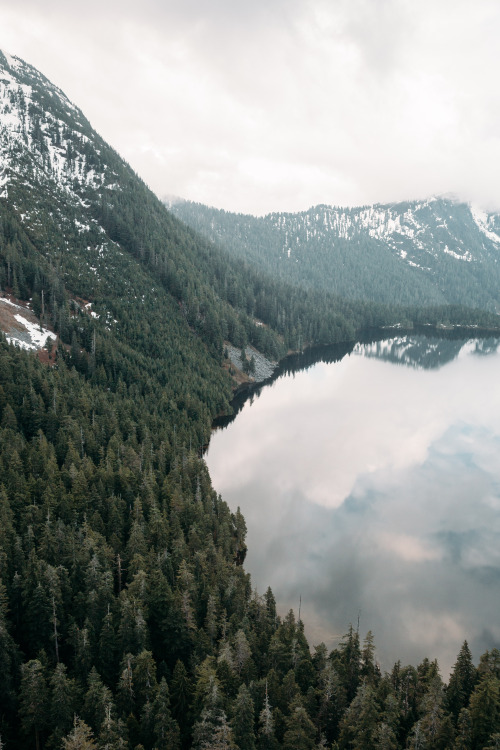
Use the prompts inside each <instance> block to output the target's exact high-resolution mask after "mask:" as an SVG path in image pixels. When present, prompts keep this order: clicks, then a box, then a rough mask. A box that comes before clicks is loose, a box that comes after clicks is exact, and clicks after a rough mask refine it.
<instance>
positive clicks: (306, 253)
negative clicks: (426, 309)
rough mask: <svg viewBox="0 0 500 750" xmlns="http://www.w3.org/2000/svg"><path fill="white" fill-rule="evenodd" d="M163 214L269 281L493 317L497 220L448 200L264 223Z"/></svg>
mask: <svg viewBox="0 0 500 750" xmlns="http://www.w3.org/2000/svg"><path fill="white" fill-rule="evenodd" d="M171 209H172V211H173V212H174V213H175V214H176V215H177V216H179V217H180V218H181V219H182V220H183V221H185V222H187V223H188V224H189V225H190V226H192V227H194V228H195V229H196V230H197V231H200V232H201V233H203V234H204V235H205V236H206V237H208V238H210V239H211V240H213V241H214V242H219V243H221V244H222V245H223V246H224V247H225V248H226V249H227V250H228V252H230V253H232V254H233V255H234V256H235V257H240V258H245V259H246V260H248V261H249V262H253V263H255V264H256V265H257V266H258V267H260V268H263V269H266V270H267V271H268V272H270V273H272V274H273V275H274V276H275V277H277V278H280V279H282V280H286V281H288V282H291V283H294V284H298V285H300V286H303V287H306V288H310V289H311V288H316V289H325V290H328V291H331V292H332V291H333V292H335V293H337V294H340V295H343V296H346V297H348V298H349V299H351V300H353V299H371V300H374V301H377V302H382V303H396V304H400V305H427V306H428V305H436V304H446V303H448V304H464V305H467V306H469V307H480V308H483V309H488V310H492V311H495V312H498V311H499V310H500V292H499V289H500V264H499V260H500V216H498V214H492V213H489V214H488V213H485V212H484V211H481V210H480V209H478V208H475V207H473V206H470V205H468V204H465V203H459V202H457V201H454V200H451V199H447V198H433V199H431V200H427V201H413V202H408V203H398V204H390V205H385V206H384V205H376V206H367V207H363V208H352V209H342V208H335V207H331V206H323V205H322V206H315V207H314V208H311V209H309V210H308V211H304V212H302V213H297V214H286V213H276V214H269V215H267V216H265V217H263V218H255V217H252V216H244V215H237V214H231V213H227V212H225V211H217V210H215V209H211V208H208V207H207V206H202V205H199V204H193V203H187V202H186V203H183V202H179V203H177V204H174V205H172V206H171Z"/></svg>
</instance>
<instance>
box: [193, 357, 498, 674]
mask: <svg viewBox="0 0 500 750" xmlns="http://www.w3.org/2000/svg"><path fill="white" fill-rule="evenodd" d="M455 343H456V342H455ZM362 351H363V349H362V347H359V348H358V349H357V350H356V352H355V353H354V354H352V355H351V356H348V357H345V358H344V359H343V360H342V361H341V362H338V363H335V364H330V365H326V364H322V363H319V364H317V365H315V366H314V367H313V368H311V369H309V370H308V371H306V372H299V373H296V374H295V376H294V377H284V378H281V379H280V380H278V381H276V383H274V384H273V386H272V387H270V388H265V389H264V390H263V391H262V393H261V395H260V397H259V398H258V399H255V400H254V402H253V404H251V405H250V404H247V405H246V406H245V407H244V408H243V410H242V412H241V413H240V414H239V415H238V417H237V419H236V420H235V421H234V422H233V423H231V424H230V426H229V427H228V428H227V429H226V430H224V431H220V432H218V433H216V434H215V435H214V437H213V438H212V441H211V444H210V449H209V452H208V456H207V463H208V465H209V468H210V473H211V476H212V479H213V483H214V486H215V488H216V489H217V491H218V492H220V493H221V494H222V496H223V498H224V499H225V500H227V502H228V503H229V505H230V506H231V507H232V508H234V509H236V507H237V506H238V505H239V506H240V507H241V509H242V511H243V513H244V515H245V518H246V520H247V525H248V545H249V553H248V557H247V564H246V567H247V570H249V572H250V573H251V574H252V579H253V582H254V584H255V585H256V586H257V588H258V589H259V590H260V591H263V590H264V589H265V588H266V587H267V585H271V587H272V588H273V591H274V593H275V595H276V597H277V599H278V602H279V603H280V605H281V609H282V611H286V609H288V608H289V607H293V608H294V609H295V610H297V608H298V602H299V596H302V602H303V604H302V613H303V619H304V621H305V623H306V628H307V629H308V633H309V635H310V637H311V639H312V641H313V642H314V643H317V642H318V641H319V640H325V641H326V642H327V645H328V646H329V647H331V646H332V645H334V644H335V642H336V640H335V638H336V636H338V635H340V634H341V633H343V632H345V630H346V629H347V627H348V624H349V622H353V623H355V622H356V620H357V617H358V613H360V617H361V630H362V632H365V631H366V630H368V629H371V630H372V631H373V632H374V634H375V642H376V645H377V651H378V657H379V659H381V661H382V665H383V667H384V668H390V666H391V664H392V662H393V661H394V660H395V659H397V658H401V659H402V660H403V661H404V662H417V661H418V660H420V659H421V658H423V656H429V658H434V657H437V658H438V659H439V662H440V664H441V667H442V670H443V673H446V672H447V670H448V669H449V668H450V666H451V665H452V663H453V662H454V660H455V658H456V655H457V653H458V650H459V648H460V645H461V643H462V641H463V640H464V639H465V638H467V639H468V640H469V642H470V644H471V647H472V648H473V649H475V656H476V657H478V656H479V653H480V652H481V651H482V650H484V649H485V648H487V647H490V646H491V643H492V641H495V639H496V642H497V643H498V641H499V640H500V626H499V623H498V594H499V585H500V551H499V550H500V545H499V541H500V523H499V515H498V509H499V506H500V462H499V461H498V455H499V448H500V392H499V389H498V387H497V384H498V374H499V370H500V357H499V356H498V355H497V354H492V355H491V356H488V357H478V356H475V355H474V346H470V345H469V346H466V347H463V348H462V350H461V355H460V356H459V357H458V358H456V359H454V360H453V361H451V362H449V363H448V364H446V366H443V367H441V368H440V369H433V370H417V369H411V368H409V367H398V366H395V365H394V364H393V363H391V362H387V361H383V360H381V359H377V358H376V357H372V356H370V357H363V356H361V354H362ZM370 353H371V354H373V347H372V349H371V350H370Z"/></svg>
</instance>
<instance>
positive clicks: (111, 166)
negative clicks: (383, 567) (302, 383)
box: [0, 59, 500, 750]
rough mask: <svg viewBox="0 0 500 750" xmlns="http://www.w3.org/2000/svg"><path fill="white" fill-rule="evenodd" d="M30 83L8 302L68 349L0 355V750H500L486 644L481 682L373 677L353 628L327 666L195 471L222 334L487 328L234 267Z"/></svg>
mask: <svg viewBox="0 0 500 750" xmlns="http://www.w3.org/2000/svg"><path fill="white" fill-rule="evenodd" d="M0 62H1V59H0ZM20 70H21V72H22V76H21V73H19V76H20V80H21V81H22V82H23V85H24V86H26V85H28V83H29V84H30V85H31V86H32V87H33V88H32V91H33V92H34V93H32V99H31V100H30V102H28V103H26V101H25V100H23V98H22V97H21V95H20V94H19V95H18V94H15V92H14V93H13V94H12V95H11V96H10V98H9V105H8V106H9V107H14V106H16V107H18V110H19V111H20V112H22V113H23V118H22V122H23V123H24V125H23V127H24V128H25V130H24V131H20V133H21V135H22V138H24V139H25V140H24V141H23V140H22V138H21V141H22V142H23V143H25V145H24V146H22V148H21V147H20V146H19V144H18V143H17V142H16V145H15V146H9V148H10V151H9V154H10V157H12V155H13V154H14V156H15V157H16V162H15V165H16V168H15V169H14V167H13V166H12V165H13V164H14V162H13V161H11V162H10V164H11V166H10V170H11V173H10V182H9V185H8V190H7V191H6V192H4V193H3V194H2V197H1V198H0V289H1V294H2V296H3V295H5V296H6V297H7V299H9V300H12V299H15V300H21V301H23V302H24V303H26V304H27V303H28V302H29V304H30V309H31V310H32V311H33V312H34V313H35V314H36V315H37V317H38V319H39V321H40V324H43V325H44V326H47V327H49V328H50V330H51V331H53V334H54V335H53V340H52V341H51V342H50V343H49V345H48V348H47V350H46V352H45V353H44V355H43V356H39V355H37V353H35V352H27V351H23V350H22V349H20V348H19V347H18V346H14V345H12V344H8V343H7V341H6V339H5V338H4V337H3V336H2V338H1V340H0V675H1V679H0V738H1V739H0V746H1V747H2V748H6V749H7V750H8V749H10V748H26V749H28V748H35V749H36V750H42V748H47V750H60V749H62V748H66V750H69V749H70V748H71V749H75V750H76V749H77V748H82V749H83V748H99V749H102V750H104V749H108V750H111V749H113V750H114V749H115V748H116V749H118V748H124V749H127V750H141V749H142V750H153V748H156V749H157V750H178V749H180V748H182V749H183V750H184V749H186V750H187V748H195V749H196V750H202V749H205V748H207V749H208V748H212V749H213V750H217V749H219V748H220V749H222V748H233V749H234V750H236V749H239V750H253V749H254V748H273V749H275V748H276V749H278V748H285V749H286V750H292V749H293V750H301V749H302V748H304V749H309V748H321V747H325V748H342V750H344V749H345V750H347V749H348V748H359V749H364V748H366V749H368V748H380V749H382V748H385V749H386V750H391V749H392V748H394V749H395V750H396V749H397V748H404V747H411V748H424V747H425V748H439V749H441V748H442V749H443V750H445V749H446V748H450V750H451V749H452V748H456V749H457V750H458V749H459V748H460V749H464V750H465V749H466V748H470V750H482V748H484V747H488V748H494V747H498V746H499V741H500V654H499V652H498V651H497V650H496V649H492V650H491V651H489V652H487V653H485V654H483V655H482V656H481V658H480V661H479V666H478V667H476V666H475V665H474V663H473V659H472V656H471V654H470V652H469V649H468V646H467V644H466V643H464V645H463V647H462V649H461V651H460V653H459V654H458V656H457V662H456V665H455V667H454V669H453V672H452V674H451V677H450V679H449V681H448V682H447V683H445V682H444V681H443V678H442V676H440V674H439V668H438V665H437V664H436V663H435V662H433V661H429V660H427V659H426V660H424V661H423V662H422V663H421V664H419V665H416V666H408V665H402V664H400V663H399V662H397V663H396V664H395V665H394V667H393V668H392V669H391V670H390V671H389V672H388V673H382V672H381V670H380V668H379V667H378V665H377V661H376V652H375V644H374V637H373V636H372V634H371V633H370V632H368V633H367V634H366V636H365V637H363V636H362V634H360V633H359V632H358V631H357V630H356V629H354V628H353V627H352V626H350V625H349V623H348V622H346V634H345V636H344V637H343V639H342V640H341V642H340V643H339V645H338V646H337V647H336V648H335V649H334V650H333V651H331V652H328V650H327V649H326V647H325V646H324V645H323V644H309V643H308V642H307V641H306V638H305V636H304V625H303V623H302V622H301V621H300V620H298V619H297V617H296V615H295V614H294V613H293V612H289V613H288V614H286V615H281V616H280V615H279V614H278V613H277V607H276V599H275V595H274V594H273V592H272V591H271V590H270V589H268V590H267V591H265V592H256V591H255V590H254V589H253V587H252V583H251V580H250V577H249V575H248V574H247V573H246V572H245V567H244V561H245V553H246V543H245V532H246V528H245V521H244V518H243V517H242V515H241V513H240V512H239V511H238V510H235V509H233V510H230V509H229V508H228V506H227V505H226V503H225V502H224V501H223V500H222V499H221V498H220V496H218V495H217V493H216V492H215V491H214V489H213V487H212V486H211V482H210V477H209V475H208V472H207V469H206V466H205V463H204V461H203V459H202V458H201V457H200V452H201V451H200V449H201V447H202V446H203V445H204V444H206V442H207V441H208V440H209V437H210V428H211V424H212V421H213V419H214V417H215V416H216V415H217V414H220V413H227V412H229V411H230V408H231V407H230V401H231V396H232V385H233V384H232V382H231V379H230V377H229V375H228V373H227V371H226V370H225V369H224V368H223V363H224V353H223V350H224V343H225V342H230V343H231V344H233V345H234V346H238V347H243V346H246V345H247V344H249V343H250V344H252V345H254V346H255V347H256V348H257V349H259V350H260V351H262V352H264V353H265V354H266V355H267V356H268V357H270V358H272V359H274V360H278V359H280V358H281V357H282V356H283V355H284V354H285V353H286V351H287V350H288V349H300V348H302V347H303V346H306V345H311V344H315V343H331V342H335V341H342V340H350V339H352V338H353V337H355V335H356V331H358V330H359V329H361V328H365V327H369V326H376V325H381V324H390V323H397V322H401V321H406V322H409V323H411V322H412V321H421V322H429V321H430V322H447V323H452V322H455V323H462V324H463V323H475V324H481V325H489V324H491V323H492V321H494V318H493V317H492V316H491V315H489V314H488V313H481V312H473V311H468V310H466V309H464V308H460V307H455V308H451V307H436V308H427V309H423V308H419V309H417V308H414V309H409V308H405V309H403V308H400V307H395V306H392V305H381V304H373V303H362V302H359V303H354V302H346V301H344V300H342V299H341V298H340V297H336V296H332V295H331V294H330V293H328V292H326V291H321V292H317V291H314V290H309V291H307V292H304V291H301V290H298V289H297V288H291V287H288V286H287V285H286V284H284V283H283V282H282V281H279V280H273V279H270V278H268V277H267V276H266V275H265V274H264V273H263V272H260V271H258V270H256V269H254V268H252V267H250V266H248V265H246V264H245V263H244V262H242V261H236V260H234V259H231V258H229V257H228V256H226V255H225V254H224V252H223V251H222V250H220V249H219V248H217V247H216V246H215V245H213V244H211V243H210V242H208V241H206V240H203V239H201V238H200V237H199V236H198V235H196V233H195V232H194V231H193V230H191V229H188V228H187V227H185V226H184V225H182V224H181V222H180V221H178V220H177V219H175V218H174V217H173V216H172V215H171V214H169V212H168V211H167V210H166V209H165V207H164V206H163V205H162V204H161V203H160V201H158V200H157V199H156V197H155V196H154V195H153V194H152V193H151V192H150V191H149V190H148V189H147V188H146V186H145V185H144V184H143V183H142V182H141V181H140V180H139V179H138V178H137V177H136V176H135V175H134V174H133V172H132V170H131V169H130V168H129V167H128V166H127V165H126V164H124V163H123V162H122V161H121V160H120V159H119V157H118V156H117V155H116V154H115V153H114V152H113V151H112V149H110V148H109V146H107V145H106V144H105V143H104V142H103V141H102V140H101V139H99V137H98V136H97V135H96V134H95V133H94V132H93V131H92V130H91V128H90V125H89V124H88V123H87V122H86V120H85V119H84V118H83V115H81V113H78V111H77V112H76V114H75V113H74V112H73V111H70V113H69V114H68V109H67V107H65V106H62V104H61V102H63V100H62V99H60V98H58V97H59V94H57V96H56V95H55V94H53V95H51V96H48V94H47V86H48V82H46V81H45V80H44V79H43V78H42V77H41V76H40V74H37V73H36V72H33V69H29V67H28V66H25V67H24V68H20ZM56 93H57V92H56ZM16 96H18V99H16ZM23 96H24V95H23ZM63 103H64V102H63ZM23 108H24V109H23ZM50 113H52V115H51V116H52V118H53V119H51V118H50V117H49V114H50ZM21 141H20V143H21ZM26 144H27V145H28V146H29V148H26V147H25V146H26ZM50 148H53V149H55V150H57V153H58V154H59V156H58V157H57V158H59V157H60V158H61V159H62V160H63V164H64V169H62V171H61V170H60V171H59V172H57V174H56V171H55V168H54V166H53V165H54V163H55V159H56V156H54V153H56V151H54V152H53V154H52V157H50V158H49V156H50V153H52V152H50ZM61 153H62V154H63V155H62V156H61ZM10 157H9V158H10ZM51 159H52V161H51ZM95 174H99V175H100V177H99V180H100V182H99V180H98V181H97V182H99V185H97V187H96V186H95V185H91V184H90V182H91V179H90V177H89V175H95ZM56 178H57V179H56ZM63 178H64V179H63ZM96 179H97V178H96ZM92 180H94V177H92ZM94 181H95V180H94ZM116 186H118V187H116ZM276 595H277V597H279V592H277V593H276ZM474 657H475V659H476V661H477V658H478V657H479V655H477V654H476V655H474Z"/></svg>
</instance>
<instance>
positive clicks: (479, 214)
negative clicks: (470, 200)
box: [469, 204, 500, 244]
mask: <svg viewBox="0 0 500 750" xmlns="http://www.w3.org/2000/svg"><path fill="white" fill-rule="evenodd" d="M469 208H470V212H471V214H472V218H473V219H474V221H475V223H476V225H477V227H478V229H479V230H480V231H481V232H482V233H483V234H485V235H486V237H488V239H489V240H491V241H492V242H496V243H498V244H500V236H499V235H498V234H497V233H496V232H492V231H491V229H489V228H488V225H489V216H488V214H487V213H486V211H483V210H482V209H481V208H479V207H478V206H473V205H472V204H471V205H470V206H469Z"/></svg>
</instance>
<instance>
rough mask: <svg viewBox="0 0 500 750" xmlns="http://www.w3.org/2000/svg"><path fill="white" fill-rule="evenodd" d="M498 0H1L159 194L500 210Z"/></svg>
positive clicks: (17, 46)
mask: <svg viewBox="0 0 500 750" xmlns="http://www.w3.org/2000/svg"><path fill="white" fill-rule="evenodd" d="M499 26H500V8H499V7H498V3H496V2H492V1H491V0H478V2H476V3H474V5H472V4H471V3H469V2H466V1H465V0H458V2H456V1H454V2H451V0H438V1H437V2H436V1H435V0H434V1H433V2H431V0H423V1H422V2H419V3H418V4H416V3H414V2H410V0H405V1H400V0H398V2H395V1H394V0H379V1H377V2H374V1H373V0H349V1H348V0H336V1H335V2H331V0H329V1H328V2H327V1H326V0H295V2H286V3H285V2H284V0H276V1H275V2H263V0H262V1H259V2H257V3H253V4H251V5H250V4H248V3H245V4H243V3H234V2H229V1H228V0H218V2H214V3H211V4H210V5H207V4H204V3H201V2H199V0H190V2H183V3H180V2H161V3H160V2H158V1H157V0H146V2H143V3H141V4H140V5H138V4H136V3H133V2H125V3H120V4H119V3H118V2H114V1H113V2H108V3H106V4H102V3H97V2H95V1H94V0H93V1H92V2H90V3H87V4H86V5H85V7H83V6H78V7H77V8H76V7H75V9H74V10H71V9H70V10H68V5H67V4H63V3H62V2H61V0H49V1H48V2H47V3H44V5H43V8H41V7H40V6H39V4H35V3H34V2H32V0H30V1H27V0H25V1H24V2H23V1H22V0H21V1H20V2H18V3H17V4H16V6H15V8H14V7H13V6H11V7H4V8H1V9H0V46H2V47H4V48H6V49H7V50H8V51H10V52H12V53H14V54H18V55H20V56H21V57H23V58H24V59H26V60H27V61H28V62H31V63H32V64H34V65H35V66H36V67H38V68H39V69H41V70H42V72H44V73H45V74H46V75H47V76H48V77H49V78H51V80H53V81H54V82H55V83H57V84H58V85H59V86H61V88H63V90H64V91H65V92H66V93H67V94H68V96H70V98H71V99H72V100H73V101H74V102H75V103H76V104H77V105H78V106H80V107H81V108H82V109H83V110H84V112H85V114H86V115H87V116H88V118H89V119H90V121H91V122H92V124H93V125H94V127H95V128H96V129H97V130H98V131H99V132H100V133H101V134H102V135H103V136H104V137H105V138H106V139H107V140H108V141H110V142H111V144H112V145H113V146H114V147H115V148H116V149H117V150H118V151H119V152H120V153H121V154H122V155H123V156H124V157H125V158H126V159H127V160H129V161H130V162H131V164H132V166H133V167H134V169H135V170H136V171H137V172H138V173H139V174H140V175H141V176H142V177H143V178H144V179H145V180H146V181H147V182H148V183H149V184H150V185H151V187H153V189H155V190H156V192H158V193H159V194H163V193H170V194H177V195H182V196H184V197H187V198H191V199H195V200H200V201H203V202H206V203H210V204H214V205H217V206H221V207H225V208H228V209H236V210H242V211H251V212H266V211H270V210H274V209H289V210H298V209H301V208H306V207H308V206H309V205H311V204H313V203H317V202H325V203H335V204H360V203H366V202H375V201H386V200H397V199H405V198H411V197H418V196H422V195H428V194H431V193H435V192H455V193H458V194H459V195H464V196H465V197H471V198H474V199H476V200H478V201H480V202H482V203H486V204H489V205H496V206H500V196H499V194H498V188H497V184H496V173H497V171H498V168H499V167H500V138H499V136H498V132H499V129H498V124H499V117H500V93H499V92H498V87H497V85H496V80H495V77H496V72H497V70H498V67H499V62H500V49H499V47H498V44H497V39H498V33H499V31H500V29H499Z"/></svg>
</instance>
